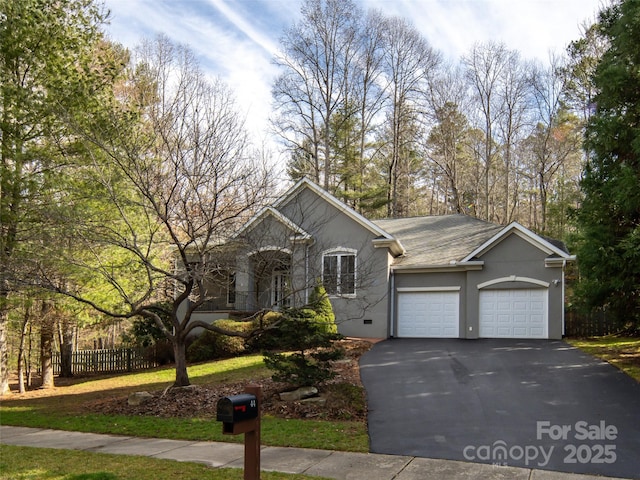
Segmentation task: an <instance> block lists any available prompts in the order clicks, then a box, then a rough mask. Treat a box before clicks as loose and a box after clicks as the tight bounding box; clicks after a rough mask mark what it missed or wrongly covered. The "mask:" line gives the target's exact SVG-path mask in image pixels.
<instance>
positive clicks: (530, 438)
mask: <svg viewBox="0 0 640 480" xmlns="http://www.w3.org/2000/svg"><path fill="white" fill-rule="evenodd" d="M360 372H361V376H362V381H363V383H364V386H365V388H366V390H367V397H368V406H369V435H370V440H371V451H372V452H373V453H387V454H397V455H413V456H418V457H428V458H443V459H451V460H462V461H472V462H480V463H494V464H502V465H509V466H522V467H529V468H537V469H543V470H557V471H564V472H574V473H590V474H600V475H607V476H612V477H624V478H639V479H640V384H639V383H638V382H636V381H635V380H633V379H631V378H630V377H628V376H626V375H625V374H623V373H621V372H620V371H619V370H617V369H616V368H614V367H612V366H611V365H609V364H607V363H605V362H602V361H600V360H598V359H596V358H594V357H592V356H590V355H587V354H584V353H582V352H581V351H580V350H577V349H575V348H573V347H571V346H570V345H568V344H566V343H565V342H562V341H553V340H501V339H500V340H498V339H495V340H494V339H482V340H456V339H450V340H449V339H392V340H386V341H384V342H380V343H378V344H376V345H375V346H374V347H373V348H372V349H371V350H370V351H369V352H367V353H366V354H365V355H363V357H362V358H361V360H360Z"/></svg>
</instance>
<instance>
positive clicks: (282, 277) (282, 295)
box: [271, 270, 291, 308]
mask: <svg viewBox="0 0 640 480" xmlns="http://www.w3.org/2000/svg"><path fill="white" fill-rule="evenodd" d="M290 284H291V281H290V279H289V271H288V270H276V271H274V272H273V276H272V277H271V304H272V305H273V306H274V307H276V308H277V307H288V306H290V304H291V298H290V296H291V288H290Z"/></svg>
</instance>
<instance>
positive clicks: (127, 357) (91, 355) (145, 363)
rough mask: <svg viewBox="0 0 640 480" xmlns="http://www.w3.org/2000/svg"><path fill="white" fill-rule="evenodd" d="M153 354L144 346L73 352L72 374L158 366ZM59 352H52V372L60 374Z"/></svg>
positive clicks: (113, 371) (131, 370) (126, 370)
mask: <svg viewBox="0 0 640 480" xmlns="http://www.w3.org/2000/svg"><path fill="white" fill-rule="evenodd" d="M154 357H155V355H153V354H152V355H149V350H148V349H144V348H113V349H104V350H79V351H77V352H73V354H72V358H71V371H72V373H73V374H83V373H84V374H87V373H116V372H133V371H134V370H144V369H146V368H152V367H156V366H158V362H157V361H156V360H155V358H154ZM60 370H61V369H60V353H59V352H54V354H53V373H54V375H58V374H60Z"/></svg>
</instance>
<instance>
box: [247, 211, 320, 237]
mask: <svg viewBox="0 0 640 480" xmlns="http://www.w3.org/2000/svg"><path fill="white" fill-rule="evenodd" d="M267 217H273V218H275V219H276V220H277V221H278V222H280V223H281V224H282V225H284V226H285V227H286V228H288V229H289V230H291V232H292V233H293V235H292V236H293V237H295V238H296V239H297V240H299V241H310V240H312V239H313V237H312V236H311V234H309V233H308V232H307V231H305V230H304V229H303V228H302V227H300V226H299V225H297V224H296V223H294V222H293V221H291V220H290V219H289V218H287V217H286V216H284V215H283V214H282V213H281V212H280V211H278V210H276V209H275V208H273V207H265V208H263V209H262V210H260V211H259V212H258V213H257V214H256V215H254V216H253V218H251V219H250V220H249V221H248V222H247V223H246V224H245V225H244V226H243V227H242V229H241V230H240V231H239V232H238V233H237V234H236V237H239V236H241V235H242V234H243V233H246V232H249V231H251V230H253V229H254V228H255V227H256V226H258V225H259V224H260V223H261V222H263V221H264V220H265V219H266V218H267Z"/></svg>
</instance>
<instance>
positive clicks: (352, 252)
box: [320, 247, 358, 298]
mask: <svg viewBox="0 0 640 480" xmlns="http://www.w3.org/2000/svg"><path fill="white" fill-rule="evenodd" d="M342 256H345V257H346V256H353V293H342V292H337V293H329V292H327V295H329V297H342V298H356V294H357V292H358V251H357V250H356V249H354V248H346V247H335V248H329V249H327V250H323V251H322V252H321V254H320V258H321V262H322V263H321V265H322V267H321V268H322V276H321V277H320V278H321V279H322V284H323V285H324V283H325V281H324V259H325V258H326V257H339V258H340V257H342ZM337 268H338V270H337V272H336V275H337V277H336V282H337V281H338V280H339V279H340V273H341V272H340V269H341V263H340V262H337ZM340 287H341V285H340V284H339V283H336V288H337V289H338V290H340Z"/></svg>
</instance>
